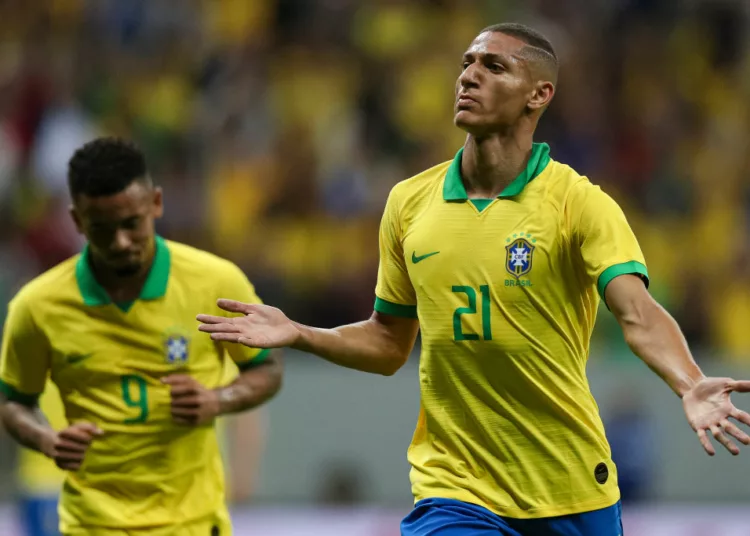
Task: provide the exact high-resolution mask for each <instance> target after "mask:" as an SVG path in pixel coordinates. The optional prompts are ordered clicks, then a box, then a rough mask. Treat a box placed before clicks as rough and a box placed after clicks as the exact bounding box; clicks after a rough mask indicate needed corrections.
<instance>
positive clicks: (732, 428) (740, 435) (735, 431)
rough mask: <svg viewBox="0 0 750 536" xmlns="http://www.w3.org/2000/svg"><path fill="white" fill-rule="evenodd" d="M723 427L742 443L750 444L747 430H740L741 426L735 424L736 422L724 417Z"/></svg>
mask: <svg viewBox="0 0 750 536" xmlns="http://www.w3.org/2000/svg"><path fill="white" fill-rule="evenodd" d="M721 427H722V428H723V429H724V431H725V432H726V433H728V434H729V435H731V436H732V437H734V438H735V439H737V440H738V441H740V442H741V443H743V444H745V445H750V436H749V435H747V434H746V433H745V432H743V431H742V430H740V428H739V427H738V426H737V425H735V424H734V423H732V422H730V421H728V420H726V419H724V420H723V421H721Z"/></svg>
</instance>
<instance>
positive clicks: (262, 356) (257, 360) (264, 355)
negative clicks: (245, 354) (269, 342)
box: [236, 348, 271, 372]
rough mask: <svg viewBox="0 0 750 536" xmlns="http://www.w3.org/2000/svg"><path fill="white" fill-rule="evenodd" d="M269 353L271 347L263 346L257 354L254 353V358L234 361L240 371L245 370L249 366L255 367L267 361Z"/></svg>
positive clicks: (249, 367) (248, 368)
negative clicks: (240, 361) (238, 361)
mask: <svg viewBox="0 0 750 536" xmlns="http://www.w3.org/2000/svg"><path fill="white" fill-rule="evenodd" d="M270 355H271V349H270V348H264V349H263V350H261V351H260V352H259V353H258V355H256V356H255V357H254V358H252V359H251V360H250V361H245V362H243V363H236V365H237V368H238V369H240V372H245V371H246V370H250V369H251V368H255V367H257V366H258V365H260V364H261V363H265V362H266V361H268V357H269V356H270Z"/></svg>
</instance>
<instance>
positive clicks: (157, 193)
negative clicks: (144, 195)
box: [153, 186, 164, 219]
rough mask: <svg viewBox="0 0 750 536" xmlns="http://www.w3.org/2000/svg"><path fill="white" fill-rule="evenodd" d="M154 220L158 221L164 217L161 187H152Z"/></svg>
mask: <svg viewBox="0 0 750 536" xmlns="http://www.w3.org/2000/svg"><path fill="white" fill-rule="evenodd" d="M153 207H154V209H153V210H154V218H155V219H158V218H161V217H162V216H163V215H164V195H163V193H162V189H161V186H156V187H154V205H153Z"/></svg>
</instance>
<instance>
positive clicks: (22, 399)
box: [0, 380, 39, 407]
mask: <svg viewBox="0 0 750 536" xmlns="http://www.w3.org/2000/svg"><path fill="white" fill-rule="evenodd" d="M0 393H1V394H2V395H3V396H4V397H5V398H6V399H7V400H8V401H9V402H18V403H19V404H23V405H24V406H29V407H34V406H37V405H38V404H39V395H29V394H26V393H22V392H21V391H18V390H16V389H15V388H14V387H13V386H11V385H9V384H7V383H5V382H4V381H3V380H0Z"/></svg>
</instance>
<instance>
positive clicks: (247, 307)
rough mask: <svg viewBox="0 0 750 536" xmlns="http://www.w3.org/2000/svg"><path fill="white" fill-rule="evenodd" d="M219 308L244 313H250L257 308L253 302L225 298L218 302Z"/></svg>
mask: <svg viewBox="0 0 750 536" xmlns="http://www.w3.org/2000/svg"><path fill="white" fill-rule="evenodd" d="M216 304H217V305H218V306H219V309H222V310H224V311H228V312H230V313H242V314H243V315H247V314H250V313H251V312H253V310H254V309H255V307H254V305H253V304H250V303H242V302H238V301H236V300H225V299H221V300H218V301H217V302H216Z"/></svg>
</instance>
